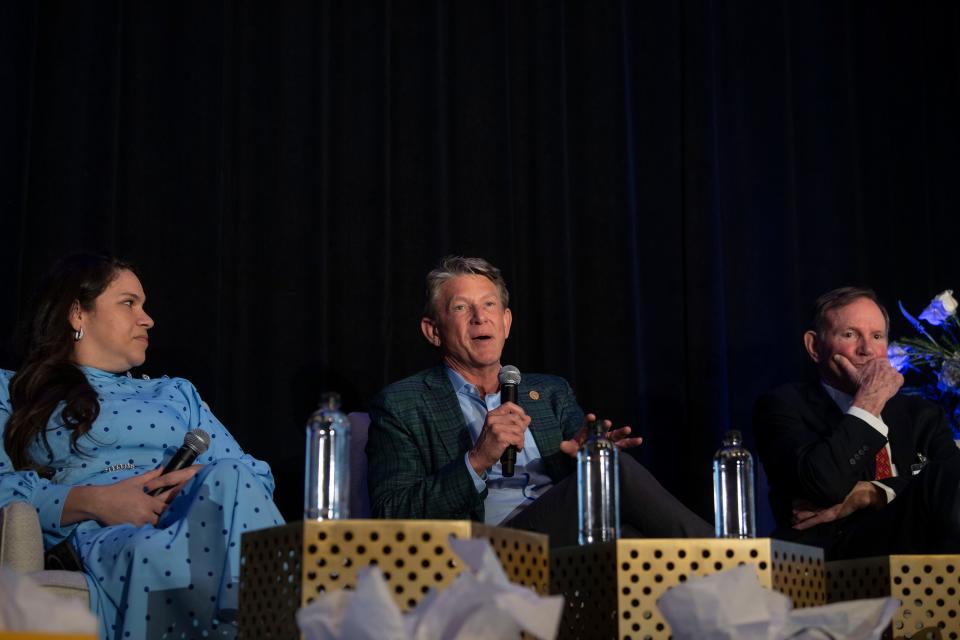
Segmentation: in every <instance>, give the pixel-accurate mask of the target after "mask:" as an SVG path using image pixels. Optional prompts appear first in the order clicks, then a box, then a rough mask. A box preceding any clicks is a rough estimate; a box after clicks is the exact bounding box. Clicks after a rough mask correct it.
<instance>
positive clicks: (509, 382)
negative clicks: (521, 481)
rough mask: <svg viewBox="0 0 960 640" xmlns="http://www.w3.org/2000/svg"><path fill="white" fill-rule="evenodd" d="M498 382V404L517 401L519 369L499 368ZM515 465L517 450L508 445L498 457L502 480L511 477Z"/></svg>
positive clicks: (510, 367)
mask: <svg viewBox="0 0 960 640" xmlns="http://www.w3.org/2000/svg"><path fill="white" fill-rule="evenodd" d="M497 380H499V381H500V404H503V403H504V402H514V403H515V402H516V401H517V387H518V386H519V385H520V369H517V368H516V367H514V366H513V365H509V364H508V365H507V366H505V367H501V369H500V374H499V375H498V376H497ZM516 465H517V448H516V447H515V446H513V445H510V446H509V447H507V448H506V449H504V451H503V453H502V454H501V455H500V469H501V472H502V473H503V477H504V478H512V477H513V468H514V467H515V466H516Z"/></svg>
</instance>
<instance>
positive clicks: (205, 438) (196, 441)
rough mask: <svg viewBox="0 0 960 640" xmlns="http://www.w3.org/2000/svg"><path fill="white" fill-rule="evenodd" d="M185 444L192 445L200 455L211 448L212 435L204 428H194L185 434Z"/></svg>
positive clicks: (186, 445)
mask: <svg viewBox="0 0 960 640" xmlns="http://www.w3.org/2000/svg"><path fill="white" fill-rule="evenodd" d="M183 446H185V447H190V448H191V449H193V450H194V451H196V452H197V455H200V454H201V453H204V452H205V451H206V450H207V449H209V448H210V435H209V434H208V433H207V432H206V431H204V430H203V429H193V430H191V431H189V432H187V435H185V436H183Z"/></svg>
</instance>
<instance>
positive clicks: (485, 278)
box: [367, 256, 712, 546]
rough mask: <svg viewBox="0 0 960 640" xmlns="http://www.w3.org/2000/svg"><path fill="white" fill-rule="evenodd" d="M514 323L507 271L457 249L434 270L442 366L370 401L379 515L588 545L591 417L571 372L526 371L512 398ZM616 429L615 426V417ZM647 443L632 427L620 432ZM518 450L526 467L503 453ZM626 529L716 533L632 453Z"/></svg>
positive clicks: (622, 439)
mask: <svg viewBox="0 0 960 640" xmlns="http://www.w3.org/2000/svg"><path fill="white" fill-rule="evenodd" d="M512 322H513V316H512V312H511V311H510V307H509V294H508V292H507V288H506V283H505V282H504V280H503V278H502V276H501V275H500V271H499V269H497V268H496V267H494V266H493V265H492V264H490V263H489V262H487V261H486V260H483V259H480V258H461V257H454V256H451V257H448V258H446V259H444V260H443V262H442V264H441V265H440V267H438V268H437V269H435V270H433V271H431V272H430V274H428V276H427V304H426V308H425V311H424V317H423V319H422V320H421V325H420V328H421V331H422V333H423V335H424V337H425V338H426V339H427V341H428V342H430V343H431V344H432V345H434V346H435V347H437V348H438V349H439V351H440V356H441V360H442V362H441V364H440V365H438V366H436V367H433V368H431V369H427V370H426V371H421V372H420V373H417V374H415V375H413V376H410V377H409V378H406V379H404V380H401V381H399V382H397V383H395V384H392V385H390V386H389V387H387V388H386V389H384V390H383V391H382V392H381V393H380V394H379V395H378V396H377V397H376V398H375V399H374V400H373V401H372V403H371V406H370V435H369V441H368V444H367V456H368V460H369V472H368V476H369V488H370V506H371V511H372V513H373V515H374V516H375V517H381V518H438V519H451V518H452V519H467V518H470V519H474V520H479V521H484V522H487V523H488V524H495V525H499V524H503V525H505V526H510V527H515V528H520V529H526V530H532V531H538V532H541V533H546V534H548V535H550V538H551V544H552V545H554V546H563V545H569V544H576V542H577V486H576V474H575V473H573V471H574V460H575V457H576V453H577V449H578V448H579V445H580V443H581V442H582V441H583V440H584V438H585V436H586V424H587V421H588V420H594V419H595V417H594V416H593V415H587V416H584V413H583V411H582V410H581V409H580V407H579V406H578V405H577V402H576V399H575V398H574V395H573V392H572V391H571V389H570V386H569V385H568V384H567V382H566V381H565V380H563V379H562V378H558V377H555V376H548V375H542V374H535V373H526V374H524V375H523V379H522V381H521V384H520V386H519V389H518V399H517V402H516V403H513V402H506V403H503V404H501V403H500V395H499V391H500V385H499V382H498V379H497V377H498V374H499V372H500V354H501V352H502V351H503V345H504V343H505V341H506V339H507V337H508V336H509V335H510V326H511V324H512ZM606 426H607V427H608V428H609V427H610V424H609V423H607V425H606ZM609 435H610V437H611V438H612V439H613V440H614V441H615V442H616V444H617V446H618V447H621V448H624V447H630V446H634V445H637V444H640V441H641V439H640V438H636V437H631V436H630V427H622V428H620V429H616V430H612V431H610V432H609ZM511 445H512V446H515V447H517V449H518V456H517V465H516V473H515V475H514V476H513V477H504V476H503V474H502V473H501V465H500V457H501V454H503V452H504V450H505V449H506V448H507V447H508V446H511ZM620 460H621V463H620V481H621V500H620V505H621V521H622V533H623V535H624V536H638V535H646V536H648V537H679V536H697V537H706V536H712V527H710V526H709V525H708V524H707V523H706V522H704V521H703V520H702V519H701V518H699V517H698V516H696V515H695V514H694V513H693V512H691V511H690V510H689V509H687V508H686V507H684V506H683V505H682V504H680V503H679V502H678V501H677V500H676V499H675V498H674V497H673V496H672V495H670V493H669V492H667V491H666V490H665V489H664V488H663V487H662V486H661V485H660V484H659V483H658V482H657V481H656V480H655V479H654V478H653V476H652V475H651V474H650V473H649V472H648V471H647V470H646V469H644V468H643V467H642V466H641V465H640V464H639V463H637V462H636V461H635V460H634V459H633V458H631V457H630V456H628V455H622V456H620Z"/></svg>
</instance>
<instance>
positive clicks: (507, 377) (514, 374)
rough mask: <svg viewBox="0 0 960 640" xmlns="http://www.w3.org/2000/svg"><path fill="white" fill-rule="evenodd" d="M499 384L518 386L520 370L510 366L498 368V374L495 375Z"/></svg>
mask: <svg viewBox="0 0 960 640" xmlns="http://www.w3.org/2000/svg"><path fill="white" fill-rule="evenodd" d="M497 380H498V381H499V382H500V384H520V369H517V368H516V367H515V366H513V365H512V364H508V365H507V366H505V367H500V373H499V374H498V375H497Z"/></svg>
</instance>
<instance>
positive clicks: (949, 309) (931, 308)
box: [920, 289, 957, 327]
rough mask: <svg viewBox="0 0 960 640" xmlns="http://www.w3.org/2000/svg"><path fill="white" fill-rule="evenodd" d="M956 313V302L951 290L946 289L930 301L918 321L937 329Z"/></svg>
mask: <svg viewBox="0 0 960 640" xmlns="http://www.w3.org/2000/svg"><path fill="white" fill-rule="evenodd" d="M956 311H957V300H956V298H954V297H953V289H947V290H946V291H944V292H943V293H941V294H940V295H938V296H937V297H936V298H934V299H933V300H931V301H930V304H928V305H927V308H926V309H924V310H923V313H921V314H920V319H921V320H924V321H926V322H929V323H930V324H932V325H933V326H935V327H939V326H940V325H942V324H943V323H944V322H946V321H947V319H948V318H949V317H950V316H952V315H953V314H955V313H956Z"/></svg>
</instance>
